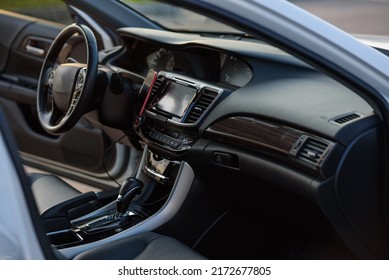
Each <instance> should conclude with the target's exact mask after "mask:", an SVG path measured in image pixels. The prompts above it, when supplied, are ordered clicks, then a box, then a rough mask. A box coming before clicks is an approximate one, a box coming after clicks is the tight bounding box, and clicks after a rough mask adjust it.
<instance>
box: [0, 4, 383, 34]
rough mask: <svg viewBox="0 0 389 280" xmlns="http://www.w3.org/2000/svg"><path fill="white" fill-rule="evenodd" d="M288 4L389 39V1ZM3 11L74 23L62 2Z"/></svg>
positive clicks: (156, 9) (151, 8)
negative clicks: (388, 36)
mask: <svg viewBox="0 0 389 280" xmlns="http://www.w3.org/2000/svg"><path fill="white" fill-rule="evenodd" d="M272 1H275V0H272ZM279 1H286V0H279ZM122 2H124V3H126V4H128V5H130V6H133V7H135V8H140V10H141V11H143V12H144V13H145V14H147V15H148V16H149V17H150V18H153V17H159V18H161V17H162V18H163V17H164V16H165V17H169V18H170V19H171V17H172V16H173V17H174V15H176V16H177V20H176V22H177V23H178V24H180V22H182V21H184V20H186V19H185V18H184V17H180V15H182V13H178V12H175V11H172V10H169V6H167V5H164V4H160V3H155V2H153V1H149V0H124V1H122ZM289 2H291V3H293V4H295V5H297V6H299V7H302V8H303V9H306V10H307V11H310V12H312V13H313V14H315V15H317V16H319V17H321V18H323V19H325V20H327V21H328V22H330V23H332V24H334V25H336V26H338V27H340V28H341V29H343V30H345V31H347V32H349V33H355V34H371V35H389V0H290V1H289ZM0 9H5V10H11V11H15V12H19V13H23V14H26V15H31V16H35V17H40V18H45V19H48V20H51V21H56V22H61V23H64V24H69V23H70V22H71V19H70V17H69V14H68V13H67V9H66V6H65V5H64V3H63V2H62V1H61V0H1V2H0ZM188 19H189V17H188ZM188 19H187V20H188ZM207 24H208V23H207ZM204 26H205V25H204Z"/></svg>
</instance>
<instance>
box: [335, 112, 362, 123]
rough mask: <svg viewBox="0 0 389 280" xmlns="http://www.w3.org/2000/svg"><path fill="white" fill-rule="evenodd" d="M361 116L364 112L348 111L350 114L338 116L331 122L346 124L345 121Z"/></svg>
mask: <svg viewBox="0 0 389 280" xmlns="http://www.w3.org/2000/svg"><path fill="white" fill-rule="evenodd" d="M361 117H362V114H360V113H356V112H354V113H348V114H346V115H343V116H340V117H336V118H334V119H332V120H331V122H332V123H336V124H345V123H348V122H351V121H352V120H355V119H359V118H361Z"/></svg>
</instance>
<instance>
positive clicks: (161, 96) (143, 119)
mask: <svg viewBox="0 0 389 280" xmlns="http://www.w3.org/2000/svg"><path fill="white" fill-rule="evenodd" d="M225 91H227V89H225V88H220V87H216V86H214V85H211V84H207V83H205V82H203V81H198V80H195V79H193V78H188V77H186V76H183V75H179V74H176V73H169V72H163V71H161V72H158V73H157V72H155V71H153V70H150V71H149V73H148V75H147V77H146V80H145V83H144V84H143V86H142V88H141V90H140V94H139V99H140V100H139V102H138V105H137V106H136V108H135V112H136V115H137V121H136V128H137V132H138V133H139V134H140V136H141V137H142V139H143V140H144V141H146V142H147V143H149V144H153V145H157V146H160V147H163V148H164V149H166V150H169V151H173V152H182V151H185V150H188V149H189V148H190V147H191V146H192V145H193V143H194V142H195V141H196V137H197V130H196V128H198V125H199V124H200V122H201V120H202V119H203V118H204V116H205V115H206V114H207V113H208V111H209V110H210V108H211V107H212V106H213V105H214V104H215V103H216V102H217V101H218V99H219V98H220V97H221V96H222V93H223V92H225Z"/></svg>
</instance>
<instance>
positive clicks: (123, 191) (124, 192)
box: [116, 177, 143, 216]
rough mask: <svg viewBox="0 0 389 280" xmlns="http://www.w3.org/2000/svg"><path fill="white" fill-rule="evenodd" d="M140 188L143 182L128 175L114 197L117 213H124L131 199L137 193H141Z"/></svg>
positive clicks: (121, 214)
mask: <svg viewBox="0 0 389 280" xmlns="http://www.w3.org/2000/svg"><path fill="white" fill-rule="evenodd" d="M142 188H143V182H142V181H140V180H138V179H136V178H133V177H130V178H127V179H126V180H124V182H123V183H122V185H121V186H120V189H119V195H118V197H117V199H116V212H117V215H119V216H123V215H124V214H125V213H126V211H127V209H128V206H130V204H131V201H132V200H133V199H134V197H135V196H136V195H137V194H140V193H141V191H142Z"/></svg>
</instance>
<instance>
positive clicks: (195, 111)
mask: <svg viewBox="0 0 389 280" xmlns="http://www.w3.org/2000/svg"><path fill="white" fill-rule="evenodd" d="M217 95H218V93H217V92H214V91H209V90H205V89H203V90H201V91H200V97H199V98H198V99H197V100H196V101H195V103H194V105H193V106H192V108H191V110H190V111H189V114H188V116H187V118H186V119H185V123H196V122H197V121H198V120H199V119H200V117H201V116H202V115H203V114H204V113H205V111H206V110H207V109H208V108H209V106H210V105H211V104H212V102H213V101H214V100H215V98H216V97H217Z"/></svg>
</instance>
